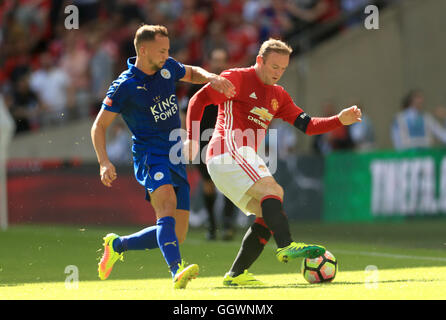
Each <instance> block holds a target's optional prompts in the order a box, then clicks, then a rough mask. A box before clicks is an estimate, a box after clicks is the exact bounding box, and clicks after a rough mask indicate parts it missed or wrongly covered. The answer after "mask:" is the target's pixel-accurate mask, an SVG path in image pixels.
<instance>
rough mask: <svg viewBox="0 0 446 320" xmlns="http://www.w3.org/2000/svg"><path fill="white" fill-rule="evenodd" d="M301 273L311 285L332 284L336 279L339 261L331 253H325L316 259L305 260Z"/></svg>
mask: <svg viewBox="0 0 446 320" xmlns="http://www.w3.org/2000/svg"><path fill="white" fill-rule="evenodd" d="M301 271H302V273H303V275H304V278H305V280H307V281H308V282H309V283H321V282H331V281H333V279H334V278H335V277H336V273H337V271H338V261H337V260H336V258H335V256H334V255H333V254H332V253H331V252H329V251H325V254H324V255H322V256H320V257H317V258H315V259H309V258H306V259H304V260H303V261H302V269H301Z"/></svg>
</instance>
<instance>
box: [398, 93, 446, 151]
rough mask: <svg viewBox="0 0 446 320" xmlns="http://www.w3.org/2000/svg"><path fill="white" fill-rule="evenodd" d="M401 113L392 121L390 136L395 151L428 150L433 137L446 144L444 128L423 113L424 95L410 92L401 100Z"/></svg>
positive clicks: (430, 116) (431, 144)
mask: <svg viewBox="0 0 446 320" xmlns="http://www.w3.org/2000/svg"><path fill="white" fill-rule="evenodd" d="M402 109H403V110H402V111H401V112H399V113H398V114H397V115H396V116H395V119H394V121H393V124H392V128H391V134H392V141H393V145H394V147H395V149H397V150H404V149H417V148H429V147H432V146H433V145H434V137H436V138H437V139H439V140H440V141H441V142H442V143H443V144H446V128H445V127H443V126H442V125H441V124H440V123H439V122H438V121H437V120H435V119H434V117H433V116H432V115H430V114H428V113H426V112H424V110H423V109H424V93H423V92H422V91H421V90H411V91H410V92H409V93H408V94H407V95H406V96H405V97H404V99H403V103H402Z"/></svg>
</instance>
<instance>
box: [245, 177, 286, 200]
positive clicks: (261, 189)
mask: <svg viewBox="0 0 446 320" xmlns="http://www.w3.org/2000/svg"><path fill="white" fill-rule="evenodd" d="M246 194H247V195H249V196H251V197H252V198H254V199H256V200H257V201H259V202H260V200H262V198H264V197H266V196H276V197H279V198H280V199H283V188H282V187H281V186H280V185H279V184H278V183H277V182H276V180H275V179H274V178H273V177H272V176H268V177H263V178H261V179H259V180H257V181H256V182H255V183H254V184H253V185H252V186H251V187H250V188H249V189H248V191H247V192H246Z"/></svg>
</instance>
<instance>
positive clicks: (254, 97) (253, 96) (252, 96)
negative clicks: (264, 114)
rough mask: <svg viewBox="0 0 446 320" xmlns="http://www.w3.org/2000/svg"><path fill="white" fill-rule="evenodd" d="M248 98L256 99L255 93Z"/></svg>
mask: <svg viewBox="0 0 446 320" xmlns="http://www.w3.org/2000/svg"><path fill="white" fill-rule="evenodd" d="M249 97H250V98H253V99H257V96H256V93H255V92H253V93H251V94H250V95H249Z"/></svg>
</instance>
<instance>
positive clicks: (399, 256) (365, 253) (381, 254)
mask: <svg viewBox="0 0 446 320" xmlns="http://www.w3.org/2000/svg"><path fill="white" fill-rule="evenodd" d="M333 251H335V252H337V253H341V254H351V255H361V256H371V257H384V258H392V259H409V260H428V261H441V262H446V258H442V257H425V256H408V255H402V254H392V253H384V252H369V251H348V250H333Z"/></svg>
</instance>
